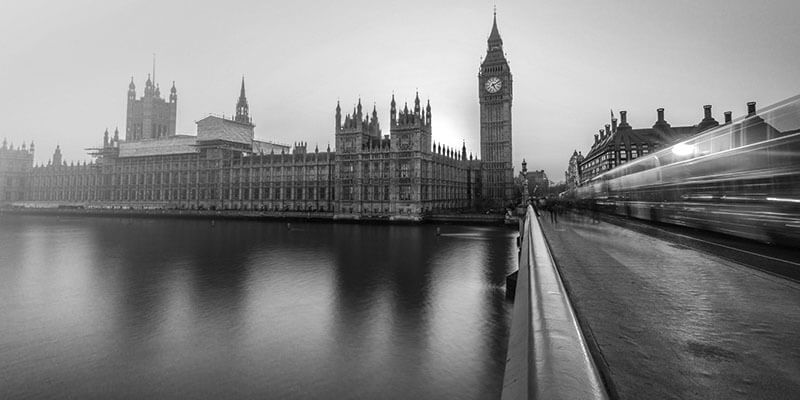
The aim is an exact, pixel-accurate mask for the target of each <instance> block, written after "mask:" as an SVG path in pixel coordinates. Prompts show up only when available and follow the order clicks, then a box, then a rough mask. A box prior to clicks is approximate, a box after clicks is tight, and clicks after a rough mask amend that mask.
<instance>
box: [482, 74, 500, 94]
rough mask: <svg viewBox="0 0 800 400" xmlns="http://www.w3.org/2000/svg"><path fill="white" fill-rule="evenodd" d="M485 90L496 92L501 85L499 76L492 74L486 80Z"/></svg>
mask: <svg viewBox="0 0 800 400" xmlns="http://www.w3.org/2000/svg"><path fill="white" fill-rule="evenodd" d="M485 87H486V91H487V92H489V93H497V91H499V90H500V88H502V87H503V81H501V80H500V78H498V77H496V76H493V77H491V78H489V79H487V80H486V84H485Z"/></svg>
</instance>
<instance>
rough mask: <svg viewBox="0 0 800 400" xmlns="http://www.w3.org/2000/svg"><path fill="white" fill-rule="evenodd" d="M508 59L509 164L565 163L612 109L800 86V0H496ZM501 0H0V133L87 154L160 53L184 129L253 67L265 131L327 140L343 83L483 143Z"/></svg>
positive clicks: (683, 116)
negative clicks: (481, 98)
mask: <svg viewBox="0 0 800 400" xmlns="http://www.w3.org/2000/svg"><path fill="white" fill-rule="evenodd" d="M496 3H497V20H498V26H499V29H500V34H501V35H502V37H503V41H504V49H505V51H506V53H507V56H508V59H509V60H510V63H511V71H512V73H513V75H514V102H513V138H514V143H513V146H514V164H515V170H517V171H518V170H519V164H520V163H521V161H522V158H526V159H527V161H528V166H529V168H530V169H544V170H545V171H546V172H547V174H548V176H549V177H550V179H551V180H554V181H559V180H563V179H564V170H565V169H566V168H567V161H568V159H569V156H570V155H571V154H572V151H573V150H579V151H583V152H584V154H585V153H586V152H587V151H588V149H589V147H590V145H591V143H592V140H593V134H594V133H595V132H596V131H597V129H599V128H601V127H602V126H603V124H605V123H608V119H609V109H613V110H614V111H615V113H617V112H618V111H619V110H628V116H629V121H630V122H631V124H632V125H633V126H634V127H646V126H651V125H652V124H653V122H654V120H655V109H656V108H658V107H664V108H665V109H666V119H667V121H668V122H670V123H671V124H672V125H673V126H675V125H693V124H696V123H697V122H699V121H700V119H702V106H703V105H704V104H712V105H713V106H714V109H713V110H714V117H715V118H717V120H722V112H723V111H726V110H732V111H733V113H734V117H736V116H738V115H741V114H742V113H744V111H745V103H746V102H747V101H757V102H758V105H759V107H762V106H766V105H768V104H771V103H774V102H777V101H779V100H782V99H784V98H786V97H789V96H792V95H795V94H798V93H800V73H798V71H800V23H798V19H797V17H798V15H800V1H797V0H783V1H778V0H774V1H768V0H766V1H752V0H724V1H710V0H708V1H702V0H694V1H689V0H670V1H664V0H614V1H612V0H607V1H597V0H565V1H534V0H524V1H507V0H506V1H502V0H498V1H497V2H496ZM493 4H494V3H493V2H492V1H471V0H470V1H466V0H457V1H456V0H454V1H449V0H448V1H430V0H425V1H417V0H404V1H391V2H378V1H374V0H373V1H368V0H365V1H359V0H339V1H335V2H327V1H325V2H321V1H304V0H295V1H285V2H274V1H248V2H219V1H214V2H211V1H207V2H203V1H186V2H173V1H164V0H162V1H153V2H148V1H88V0H70V1H64V2H62V1H38V0H27V1H25V2H21V1H17V2H10V1H4V2H2V4H0V51H2V53H0V93H2V95H0V110H2V111H0V112H1V113H2V114H1V115H2V116H3V123H2V125H0V126H1V127H2V128H0V129H2V131H0V137H6V138H8V140H10V141H13V142H14V144H15V145H18V144H20V143H21V142H22V141H25V142H26V143H27V142H29V141H30V140H34V141H35V143H36V146H37V147H36V161H37V162H45V161H46V160H47V159H49V157H50V156H51V155H52V152H53V150H54V148H55V146H56V144H57V143H58V144H60V145H61V148H62V151H63V153H64V158H65V159H66V160H76V161H77V160H88V159H89V157H88V156H87V155H86V152H85V150H84V149H85V148H88V147H93V146H98V145H100V144H101V143H102V134H103V131H104V130H105V129H106V127H108V128H109V130H111V131H113V129H114V127H115V126H119V127H120V131H121V132H123V134H124V124H125V99H126V93H127V87H128V83H129V82H130V79H131V76H133V77H134V81H135V83H136V86H137V95H138V96H141V94H142V91H143V89H144V81H145V80H146V79H147V74H148V73H149V72H151V69H152V58H153V53H155V54H156V80H157V83H159V84H160V85H161V90H162V96H164V97H166V96H167V95H168V92H169V87H170V86H171V83H172V81H173V80H174V81H175V82H176V86H177V89H178V126H177V130H178V133H185V134H194V133H195V124H194V121H197V120H199V119H201V118H203V117H204V116H206V115H208V114H209V113H214V114H225V115H231V114H232V113H233V112H234V106H235V104H236V100H237V97H238V94H239V84H240V80H241V77H242V76H243V75H244V76H245V80H246V84H247V97H248V100H249V103H250V110H251V115H252V116H253V119H254V123H255V124H256V136H257V137H258V138H260V139H264V140H273V141H278V142H283V143H289V144H291V143H293V142H295V141H300V140H302V141H307V142H308V143H309V146H310V147H311V148H313V146H314V145H315V144H319V146H320V148H324V147H325V146H327V144H328V143H333V121H334V108H335V106H336V101H337V99H340V100H341V102H342V107H343V109H344V110H350V109H352V106H353V105H354V103H355V102H356V101H357V100H358V97H359V96H360V97H361V99H362V103H363V104H364V106H365V107H367V108H368V109H370V110H371V108H372V105H373V104H375V103H377V107H378V115H379V117H380V119H381V125H382V126H383V129H384V133H385V134H388V133H389V129H388V119H389V117H388V110H389V100H390V97H391V95H392V92H395V93H396V96H397V99H398V101H399V102H400V103H401V104H402V102H403V101H405V100H408V101H410V102H411V101H413V98H414V92H415V90H416V89H417V88H418V89H419V93H420V96H421V97H422V98H423V100H425V99H428V98H430V101H431V105H432V108H433V115H434V123H433V136H434V140H435V141H436V142H442V143H444V144H447V145H450V146H453V147H460V145H461V141H462V140H464V141H466V144H467V148H468V151H472V152H477V151H479V143H480V142H479V117H478V85H477V72H478V66H479V64H480V59H481V57H482V56H483V55H485V53H486V39H487V37H488V35H489V32H490V29H491V23H492V7H493Z"/></svg>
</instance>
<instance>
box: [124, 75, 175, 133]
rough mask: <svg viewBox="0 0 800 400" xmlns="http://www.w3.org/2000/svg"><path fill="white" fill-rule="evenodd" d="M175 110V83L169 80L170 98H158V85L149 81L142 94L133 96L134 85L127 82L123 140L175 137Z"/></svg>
mask: <svg viewBox="0 0 800 400" xmlns="http://www.w3.org/2000/svg"><path fill="white" fill-rule="evenodd" d="M177 112H178V93H177V90H176V89H175V82H172V89H170V94H169V100H168V101H167V100H164V99H162V98H161V89H160V88H159V87H158V84H156V83H154V82H153V81H151V80H150V76H149V75H148V76H147V81H146V82H145V87H144V96H142V97H141V98H140V99H138V100H137V99H136V85H134V83H133V78H131V83H130V84H129V85H128V109H127V122H126V125H125V139H126V140H127V141H129V142H130V141H135V140H144V139H159V138H164V137H170V136H175V125H176V121H177V119H176V118H177Z"/></svg>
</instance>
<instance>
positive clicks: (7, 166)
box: [0, 139, 60, 206]
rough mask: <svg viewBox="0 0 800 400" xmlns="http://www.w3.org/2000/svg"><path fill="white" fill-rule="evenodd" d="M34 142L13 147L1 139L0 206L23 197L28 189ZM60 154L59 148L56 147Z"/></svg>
mask: <svg viewBox="0 0 800 400" xmlns="http://www.w3.org/2000/svg"><path fill="white" fill-rule="evenodd" d="M34 148H35V146H34V144H33V142H31V144H30V147H27V146H26V145H25V143H23V144H22V146H19V147H17V148H16V149H15V148H14V145H13V144H9V143H8V141H7V140H6V139H3V145H2V146H0V206H2V205H4V204H10V203H12V202H15V201H21V200H23V199H25V195H26V192H27V189H28V182H29V180H28V178H29V176H30V171H31V167H32V166H33V152H34ZM56 151H58V152H59V153H58V154H60V150H59V149H58V148H56Z"/></svg>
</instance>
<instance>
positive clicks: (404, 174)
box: [400, 161, 409, 178]
mask: <svg viewBox="0 0 800 400" xmlns="http://www.w3.org/2000/svg"><path fill="white" fill-rule="evenodd" d="M408 171H409V165H408V161H402V162H401V163H400V177H401V178H408Z"/></svg>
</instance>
